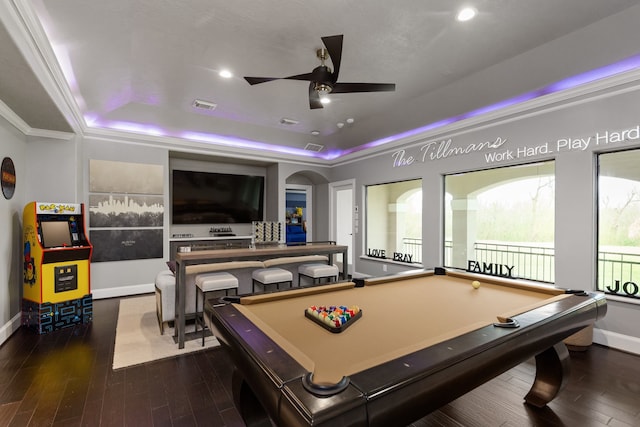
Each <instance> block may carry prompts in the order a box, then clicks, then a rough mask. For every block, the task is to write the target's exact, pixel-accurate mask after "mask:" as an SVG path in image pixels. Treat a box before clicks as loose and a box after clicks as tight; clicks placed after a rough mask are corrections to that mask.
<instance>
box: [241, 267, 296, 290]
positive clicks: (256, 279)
mask: <svg viewBox="0 0 640 427" xmlns="http://www.w3.org/2000/svg"><path fill="white" fill-rule="evenodd" d="M251 279H252V291H253V292H255V291H256V283H259V284H261V285H262V288H263V289H264V288H265V287H266V286H267V285H276V289H280V284H281V283H282V284H285V283H288V284H289V286H292V284H293V274H291V272H290V271H289V270H285V269H284V268H276V267H274V268H259V269H257V270H254V271H253V272H252V273H251Z"/></svg>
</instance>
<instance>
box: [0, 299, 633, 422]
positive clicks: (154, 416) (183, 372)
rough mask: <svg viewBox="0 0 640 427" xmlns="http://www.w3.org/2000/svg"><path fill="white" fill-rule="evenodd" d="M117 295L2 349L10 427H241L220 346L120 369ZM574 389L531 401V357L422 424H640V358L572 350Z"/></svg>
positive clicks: (0, 382) (0, 369)
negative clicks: (544, 403)
mask: <svg viewBox="0 0 640 427" xmlns="http://www.w3.org/2000/svg"><path fill="white" fill-rule="evenodd" d="M118 303H119V300H118V299H110V300H99V301H94V321H93V323H92V324H91V325H86V326H78V327H75V328H73V329H67V330H62V331H58V332H54V333H51V334H48V335H41V336H39V335H37V334H35V333H32V332H30V331H27V330H24V329H21V330H19V331H17V332H16V333H15V334H14V335H13V336H12V337H11V338H9V340H7V341H6V342H5V343H4V344H3V345H2V347H0V425H1V426H50V425H54V426H68V427H72V426H242V425H243V423H242V420H241V419H240V416H239V415H238V413H237V411H236V410H235V408H234V406H233V401H232V399H231V397H230V382H231V378H230V377H231V375H230V370H231V363H230V361H229V359H228V358H227V356H226V354H225V353H224V351H223V350H222V349H220V348H216V349H213V350H208V351H203V352H197V353H192V354H189V355H185V356H181V357H178V358H173V359H168V360H163V361H158V362H152V363H146V364H144V365H141V366H137V367H131V368H126V369H121V370H118V371H115V372H114V371H113V370H112V369H111V363H112V357H113V346H114V339H115V329H116V319H117V314H118ZM571 357H572V367H573V372H572V376H571V379H570V381H569V383H568V385H567V387H566V388H565V389H564V390H563V392H562V393H561V395H560V396H558V397H557V398H556V399H555V400H554V401H553V402H551V404H550V405H549V406H548V407H547V408H544V409H542V410H536V409H533V408H530V407H528V406H527V405H525V404H523V401H522V397H523V396H524V395H525V394H526V392H527V390H528V388H529V386H530V384H531V383H532V380H533V375H534V366H533V364H531V363H524V364H522V365H520V366H518V367H516V368H514V369H511V370H509V371H507V372H506V373H504V374H503V375H501V376H499V377H498V378H496V379H494V380H493V381H491V382H489V383H487V384H485V385H483V386H481V387H479V388H477V389H475V390H474V391H472V392H470V393H468V394H466V395H465V396H463V397H461V398H459V399H457V400H455V401H454V402H452V403H450V404H449V405H446V406H444V407H442V408H441V409H440V410H438V411H436V412H434V413H432V414H430V415H429V416H427V417H425V418H423V419H421V420H419V421H417V422H415V423H414V424H413V425H414V426H420V427H422V426H482V427H485V426H492V427H493V426H505V427H506V426H513V427H516V426H517V427H521V426H580V427H589V426H612V427H621V426H640V357H639V356H635V355H630V354H626V353H622V352H619V351H615V350H610V349H607V348H605V347H601V346H597V345H596V346H592V347H591V348H590V349H589V350H588V351H587V352H584V353H572V354H571Z"/></svg>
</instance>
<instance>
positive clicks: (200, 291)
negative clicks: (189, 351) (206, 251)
mask: <svg viewBox="0 0 640 427" xmlns="http://www.w3.org/2000/svg"><path fill="white" fill-rule="evenodd" d="M230 289H235V290H236V294H237V293H238V278H237V277H236V276H234V275H233V274H231V273H227V272H220V273H207V274H198V275H197V276H196V310H195V311H196V320H195V332H196V333H197V332H198V325H199V324H200V326H202V346H203V347H204V338H205V331H206V329H207V325H206V323H205V321H204V301H205V298H206V295H207V292H213V291H224V294H225V295H229V290H230ZM200 295H202V308H201V309H199V308H198V302H199V300H200Z"/></svg>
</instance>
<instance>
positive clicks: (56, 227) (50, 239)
mask: <svg viewBox="0 0 640 427" xmlns="http://www.w3.org/2000/svg"><path fill="white" fill-rule="evenodd" d="M40 230H41V233H42V246H44V247H45V248H57V247H60V246H71V233H70V232H69V223H68V222H67V221H40Z"/></svg>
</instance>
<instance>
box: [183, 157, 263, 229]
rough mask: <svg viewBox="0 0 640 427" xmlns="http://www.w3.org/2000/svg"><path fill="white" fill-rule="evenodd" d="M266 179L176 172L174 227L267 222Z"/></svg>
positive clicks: (253, 176) (196, 172) (261, 177)
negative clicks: (175, 225)
mask: <svg viewBox="0 0 640 427" xmlns="http://www.w3.org/2000/svg"><path fill="white" fill-rule="evenodd" d="M264 181H265V178H264V176H257V175H236V174H226V173H217V172H198V171H185V170H177V169H174V170H173V173H172V187H171V209H172V211H171V218H172V223H173V224H232V223H237V224H248V223H251V222H252V221H262V220H263V219H264Z"/></svg>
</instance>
